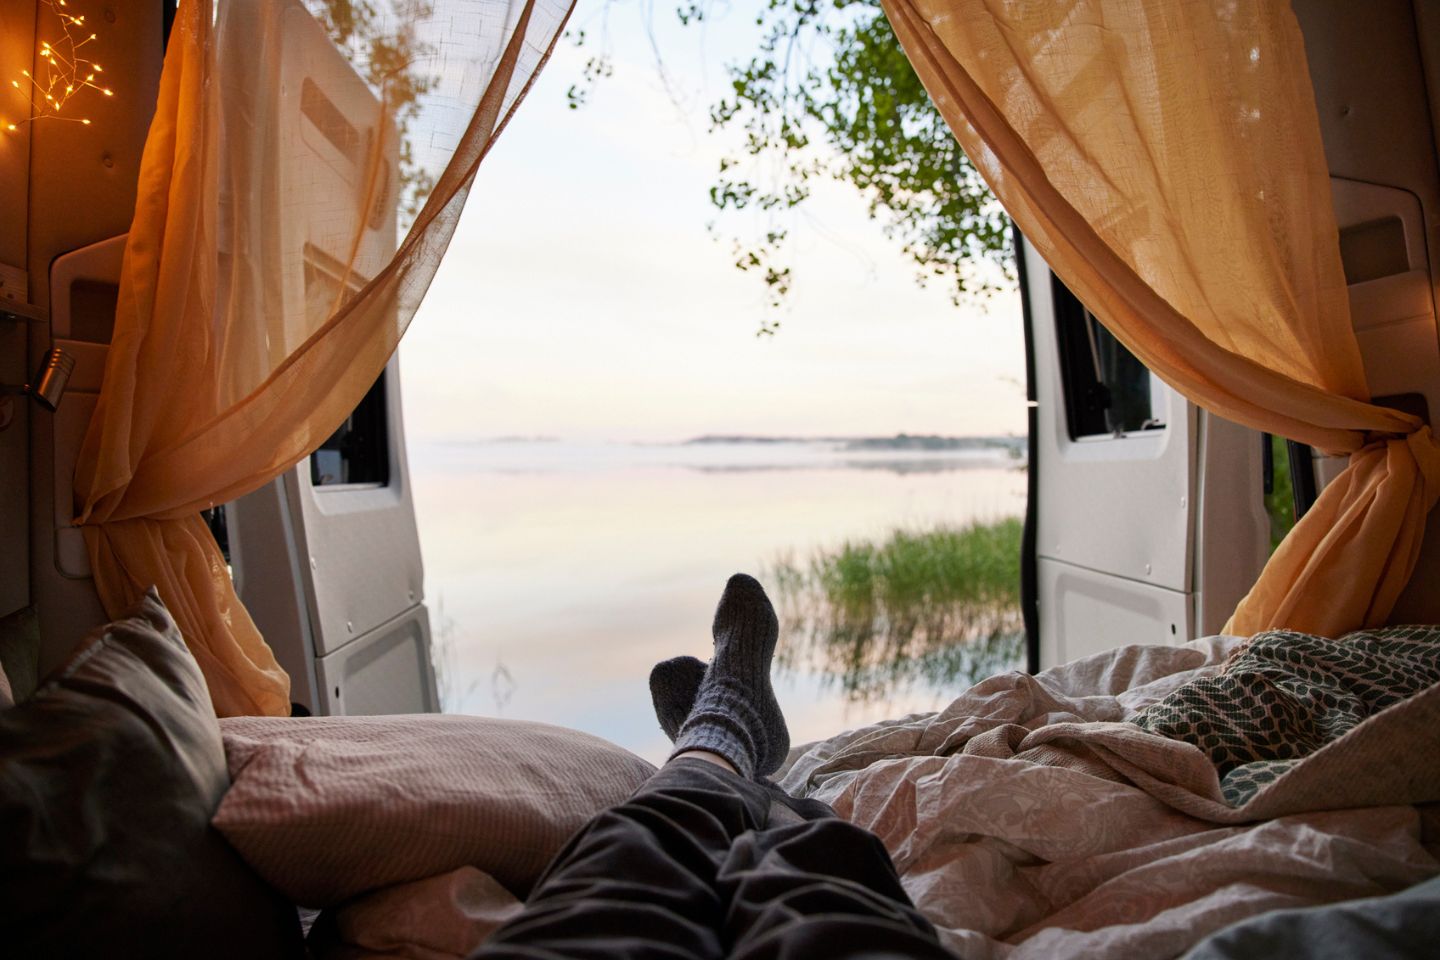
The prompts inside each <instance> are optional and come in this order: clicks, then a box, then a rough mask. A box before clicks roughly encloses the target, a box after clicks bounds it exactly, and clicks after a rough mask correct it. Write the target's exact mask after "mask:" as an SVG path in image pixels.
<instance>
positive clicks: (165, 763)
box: [0, 589, 303, 958]
mask: <svg viewBox="0 0 1440 960" xmlns="http://www.w3.org/2000/svg"><path fill="white" fill-rule="evenodd" d="M228 784H229V780H228V777H227V776H226V771H225V756H224V753H223V750H222V747H221V743H220V729H219V727H218V725H217V724H216V721H215V715H214V710H213V708H212V707H211V704H210V696H209V694H208V693H207V692H206V688H205V680H204V678H203V677H202V676H201V674H200V670H199V668H198V667H197V666H196V665H195V661H194V659H193V658H192V657H191V656H190V653H189V651H187V650H186V649H185V644H184V642H183V641H182V640H181V639H180V634H179V631H178V630H177V629H176V627H175V623H174V621H173V620H171V619H170V615H169V614H168V613H167V612H166V611H165V607H164V606H163V605H162V604H161V603H160V600H159V597H158V596H157V595H156V594H155V592H154V591H153V589H152V590H151V592H150V593H148V594H147V595H146V596H145V597H144V598H142V599H141V601H140V602H139V603H138V604H137V605H136V606H135V608H134V609H132V610H131V611H130V612H129V614H128V615H127V616H126V617H125V618H123V619H121V620H117V621H115V622H114V623H111V624H109V625H107V626H105V627H102V628H100V629H99V630H97V631H95V632H94V633H92V634H90V635H89V636H88V637H86V638H85V640H84V641H82V642H81V644H80V646H79V647H78V648H77V649H76V651H75V652H74V653H73V654H72V655H71V656H70V658H69V659H68V660H67V661H66V662H65V663H64V664H62V665H61V666H60V667H59V668H58V669H57V670H56V671H55V673H53V674H52V675H51V676H50V677H48V678H47V679H46V680H45V681H44V682H43V683H41V684H40V686H39V688H38V689H37V690H36V691H35V693H34V695H33V696H31V697H30V699H29V700H28V701H27V702H25V703H23V704H21V705H19V706H17V707H14V708H12V709H10V710H6V711H4V712H3V713H0V836H3V837H4V838H5V839H4V842H3V844H0V905H3V906H0V910H3V915H4V916H5V917H6V922H5V923H4V925H3V934H0V936H3V946H0V953H3V954H4V955H5V956H9V957H147V958H148V957H187V958H193V957H225V958H228V957H235V958H242V957H244V958H256V957H267V958H268V957H295V956H299V955H300V954H301V951H302V949H303V945H302V942H301V940H300V929H299V923H298V920H297V917H296V913H295V909H294V907H293V906H292V905H290V904H289V903H287V902H286V901H284V900H283V899H281V898H280V897H279V896H278V895H277V894H276V893H275V892H274V891H273V890H270V889H269V888H268V887H266V886H265V884H264V882H263V881H262V880H261V879H260V878H259V877H258V876H256V875H255V872H254V871H253V870H251V869H250V868H249V867H248V866H246V865H245V863H244V862H243V861H242V860H241V859H240V858H239V857H238V856H237V855H236V854H235V851H234V850H232V849H231V848H230V846H229V845H228V844H227V843H226V842H225V839H224V837H222V836H221V835H220V834H219V833H217V832H216V831H215V830H214V829H212V828H211V827H210V817H211V815H212V813H213V812H214V810H215V808H216V806H217V805H218V804H219V801H220V796H221V794H222V793H224V792H225V789H226V787H227V786H228Z"/></svg>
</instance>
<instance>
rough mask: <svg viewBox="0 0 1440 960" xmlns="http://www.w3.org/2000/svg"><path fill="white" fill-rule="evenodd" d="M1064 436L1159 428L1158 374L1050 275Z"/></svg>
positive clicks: (1160, 386)
mask: <svg viewBox="0 0 1440 960" xmlns="http://www.w3.org/2000/svg"><path fill="white" fill-rule="evenodd" d="M1051 287H1052V290H1053V295H1054V300H1055V323H1056V326H1057V335H1058V336H1057V340H1058V342H1059V347H1060V376H1061V380H1062V382H1063V387H1064V393H1065V421H1066V425H1067V426H1068V427H1069V431H1070V439H1072V440H1078V439H1080V438H1081V437H1096V436H1110V437H1123V436H1125V435H1126V434H1130V433H1136V432H1140V431H1147V430H1162V429H1164V427H1165V421H1164V420H1162V419H1160V418H1159V417H1158V416H1157V415H1156V411H1157V410H1160V409H1162V407H1163V405H1162V404H1161V403H1160V394H1161V391H1163V390H1164V389H1165V386H1164V384H1163V383H1161V382H1160V380H1159V378H1158V377H1156V376H1155V375H1154V374H1152V373H1151V372H1150V371H1149V369H1147V368H1146V366H1145V364H1143V363H1141V362H1140V361H1139V359H1137V358H1136V356H1135V355H1134V354H1133V353H1131V352H1130V351H1129V350H1127V349H1125V347H1124V345H1122V344H1121V343H1120V341H1119V340H1116V339H1115V337H1113V336H1112V335H1111V334H1110V331H1108V330H1106V329H1105V327H1104V326H1102V325H1101V323H1100V322H1099V321H1098V320H1096V319H1095V315H1094V314H1092V313H1091V312H1090V311H1089V310H1087V309H1085V305H1084V304H1082V303H1081V302H1080V301H1079V299H1077V298H1076V296H1075V294H1073V293H1071V292H1070V290H1069V288H1068V287H1066V286H1065V285H1064V284H1063V283H1061V282H1060V279H1059V278H1058V277H1055V276H1054V275H1052V276H1051Z"/></svg>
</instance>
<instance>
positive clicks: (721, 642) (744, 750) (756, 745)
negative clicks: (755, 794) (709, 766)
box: [675, 573, 790, 780]
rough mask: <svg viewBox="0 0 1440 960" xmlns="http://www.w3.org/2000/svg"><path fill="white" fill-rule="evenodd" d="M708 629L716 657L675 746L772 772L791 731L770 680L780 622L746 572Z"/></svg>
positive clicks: (752, 771) (744, 770) (732, 584)
mask: <svg viewBox="0 0 1440 960" xmlns="http://www.w3.org/2000/svg"><path fill="white" fill-rule="evenodd" d="M711 632H712V633H713V635H714V637H715V656H714V657H713V658H712V659H711V661H710V666H709V668H708V669H707V670H706V671H705V677H704V679H703V680H702V681H701V683H700V689H699V691H698V693H697V694H696V697H695V706H694V708H693V709H692V710H691V711H690V715H689V716H688V717H686V719H685V722H684V723H683V724H681V726H680V730H679V734H678V736H677V737H676V738H675V752H676V753H681V752H683V751H685V750H708V751H710V752H711V753H717V754H719V755H720V756H722V757H724V758H725V759H726V760H729V761H730V763H731V765H732V766H734V767H735V770H736V771H737V772H738V773H740V774H741V776H744V777H747V778H749V779H752V780H753V779H756V778H758V777H762V776H765V775H767V774H770V773H774V772H775V771H776V770H778V769H779V768H780V765H781V764H782V763H784V762H785V755H786V754H787V753H789V752H790V731H789V730H788V729H787V728H786V726H785V716H784V714H782V713H781V712H780V704H779V702H778V701H776V699H775V690H774V688H773V687H772V686H771V685H770V662H771V660H772V659H773V658H774V656H775V644H776V641H777V640H778V639H779V637H780V622H779V620H778V619H777V618H776V616H775V608H774V607H772V606H771V605H770V598H769V597H767V596H766V595H765V588H764V587H762V586H760V583H759V581H757V580H756V579H755V578H754V577H749V576H746V575H745V574H743V573H737V574H736V575H735V576H733V577H731V578H730V581H729V582H728V583H727V584H725V593H724V594H723V595H722V596H721V597H720V605H719V606H718V607H716V609H715V623H714V625H713V626H712V628H711Z"/></svg>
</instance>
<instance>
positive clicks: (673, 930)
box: [471, 757, 771, 960]
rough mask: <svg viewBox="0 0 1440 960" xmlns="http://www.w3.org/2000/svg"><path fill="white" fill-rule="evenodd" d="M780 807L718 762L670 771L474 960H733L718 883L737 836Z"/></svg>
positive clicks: (583, 847)
mask: <svg viewBox="0 0 1440 960" xmlns="http://www.w3.org/2000/svg"><path fill="white" fill-rule="evenodd" d="M770 802H771V798H770V795H769V793H768V791H767V790H766V789H765V788H764V787H763V786H761V785H760V784H757V783H754V782H751V781H747V780H744V779H742V778H740V777H738V776H736V775H735V774H734V773H733V772H731V771H729V770H727V769H725V768H724V767H722V766H720V765H718V764H715V763H712V762H709V761H706V760H703V759H699V758H695V757H680V758H677V759H675V760H672V761H670V762H669V763H667V764H666V765H665V766H664V767H662V768H661V769H660V771H659V772H658V773H656V774H655V776H653V777H651V778H650V780H649V781H648V782H646V783H645V785H644V786H642V787H641V788H640V789H639V790H638V791H636V793H635V795H634V796H633V797H631V798H630V799H629V800H628V801H626V802H625V803H623V804H620V805H619V806H616V807H612V808H611V809H609V810H607V811H605V812H604V813H601V814H600V815H599V816H597V817H596V818H595V819H594V820H592V821H591V822H590V824H589V825H588V826H586V827H585V828H584V829H583V830H582V831H581V832H580V833H578V834H577V835H576V836H575V837H574V838H572V839H571V840H570V842H569V843H568V844H567V845H566V847H565V849H564V850H562V851H561V852H560V853H559V855H557V856H556V858H555V859H554V860H553V861H552V862H551V864H550V867H549V868H548V869H547V870H546V872H545V875H544V876H543V877H541V879H540V882H539V883H538V884H536V886H535V890H534V892H533V893H532V894H531V896H530V899H529V900H528V901H527V902H526V904H525V910H524V912H523V913H521V914H520V915H519V916H518V917H516V918H515V919H514V920H512V921H510V922H509V923H507V924H506V925H504V926H503V927H501V928H500V929H499V930H497V931H496V932H495V933H494V934H492V935H491V937H490V938H489V939H488V940H487V941H486V942H485V943H484V944H482V945H481V947H480V949H479V950H478V951H477V952H475V953H473V954H471V960H502V958H504V960H509V958H541V957H544V958H561V957H564V958H566V960H583V958H589V957H594V958H597V960H598V958H605V960H613V958H617V957H625V958H632V957H633V958H637V960H638V958H687V960H689V958H693V960H707V958H720V957H724V956H726V955H727V954H728V944H727V943H726V942H725V940H724V938H723V933H722V930H723V927H724V921H725V913H726V910H727V909H728V904H727V903H726V901H725V900H724V899H723V898H722V897H721V895H720V894H719V892H718V891H717V889H716V879H717V874H718V872H719V870H720V866H721V864H722V863H723V862H724V861H725V859H726V858H727V857H728V856H729V853H730V848H731V845H732V844H733V843H734V840H735V838H736V837H739V836H741V835H743V834H745V833H746V832H747V831H752V830H757V829H760V828H762V827H764V825H765V823H766V819H767V817H768V814H769V807H770Z"/></svg>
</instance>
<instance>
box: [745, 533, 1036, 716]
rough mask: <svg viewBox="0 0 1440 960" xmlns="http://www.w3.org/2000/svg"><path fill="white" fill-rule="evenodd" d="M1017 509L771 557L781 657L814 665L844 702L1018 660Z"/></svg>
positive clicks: (959, 678)
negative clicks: (803, 554)
mask: <svg viewBox="0 0 1440 960" xmlns="http://www.w3.org/2000/svg"><path fill="white" fill-rule="evenodd" d="M1021 529H1022V525H1021V522H1020V520H1018V519H1006V520H1001V521H998V522H995V523H975V524H970V525H968V526H964V527H950V526H942V527H938V528H935V529H931V530H924V531H911V530H896V531H894V532H893V533H891V534H890V536H889V537H888V538H887V539H885V540H883V541H879V542H872V541H847V542H846V543H844V544H842V545H841V546H840V547H838V548H837V549H834V550H826V551H820V552H817V553H816V554H814V555H813V556H811V557H810V558H809V560H808V561H805V562H803V563H801V562H797V561H796V560H795V559H794V558H793V557H781V558H779V559H778V560H776V562H775V563H773V564H772V565H770V566H769V567H768V568H767V570H766V574H767V579H768V580H769V582H770V583H772V584H773V585H774V586H775V588H776V593H777V595H778V597H779V600H780V603H779V606H780V615H781V624H782V641H781V646H780V649H779V654H778V659H779V662H780V665H781V667H782V668H786V669H792V670H796V669H804V668H809V669H813V670H817V671H819V672H820V673H822V675H824V676H826V677H827V678H828V679H829V680H830V681H831V682H834V683H838V684H839V686H840V687H841V689H842V691H843V692H844V695H845V696H846V698H847V699H849V700H851V701H860V702H863V701H871V700H878V699H884V698H887V697H889V696H891V695H893V694H894V693H897V692H899V691H900V690H902V689H905V688H908V687H911V686H914V685H915V684H917V683H918V684H923V685H925V686H927V687H930V688H931V689H934V690H937V691H945V690H951V689H954V690H956V692H958V691H959V690H961V689H963V688H964V687H966V686H968V685H970V684H971V683H974V682H975V681H977V680H980V679H983V678H984V677H986V676H989V675H990V674H992V673H996V672H999V671H1002V670H1007V669H1013V668H1015V667H1017V666H1018V665H1019V662H1020V660H1021V659H1022V655H1023V651H1022V647H1023V625H1022V623H1021V617H1020V535H1021Z"/></svg>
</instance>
